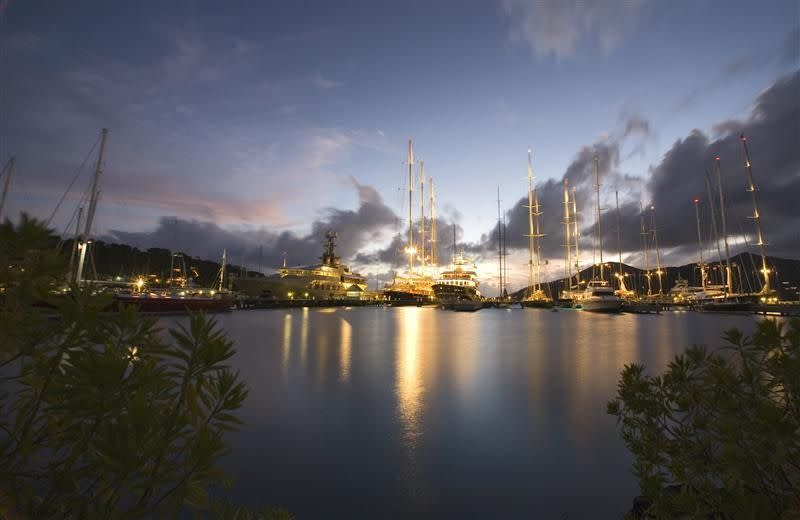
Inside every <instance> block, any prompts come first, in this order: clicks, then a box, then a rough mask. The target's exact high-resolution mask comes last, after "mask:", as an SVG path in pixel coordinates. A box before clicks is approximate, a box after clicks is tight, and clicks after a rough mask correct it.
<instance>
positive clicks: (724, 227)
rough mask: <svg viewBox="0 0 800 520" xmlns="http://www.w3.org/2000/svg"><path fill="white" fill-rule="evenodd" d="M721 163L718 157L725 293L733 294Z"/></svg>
mask: <svg viewBox="0 0 800 520" xmlns="http://www.w3.org/2000/svg"><path fill="white" fill-rule="evenodd" d="M719 163H720V160H719V157H717V158H716V166H717V187H718V188H719V209H720V215H721V216H722V242H723V244H724V245H725V280H726V283H727V288H726V290H725V293H726V294H731V293H732V292H733V271H731V252H730V249H729V247H728V223H727V219H726V218H725V195H724V192H723V189H722V171H721V168H720V164H719Z"/></svg>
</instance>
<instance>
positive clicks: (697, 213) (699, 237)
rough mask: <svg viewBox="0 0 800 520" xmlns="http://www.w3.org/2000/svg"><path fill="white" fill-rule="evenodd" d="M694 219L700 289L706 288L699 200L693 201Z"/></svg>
mask: <svg viewBox="0 0 800 520" xmlns="http://www.w3.org/2000/svg"><path fill="white" fill-rule="evenodd" d="M694 217H695V220H697V250H698V252H699V253H700V287H702V288H703V289H705V288H706V285H707V283H708V281H707V279H706V278H707V276H706V264H705V262H703V234H702V233H701V232H700V199H694Z"/></svg>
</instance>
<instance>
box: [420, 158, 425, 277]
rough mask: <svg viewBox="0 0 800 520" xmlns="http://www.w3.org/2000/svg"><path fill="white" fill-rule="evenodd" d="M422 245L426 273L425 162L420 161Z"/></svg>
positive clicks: (423, 265)
mask: <svg viewBox="0 0 800 520" xmlns="http://www.w3.org/2000/svg"><path fill="white" fill-rule="evenodd" d="M419 203H420V214H421V215H420V216H421V217H422V219H421V226H420V241H419V243H420V247H421V248H422V255H421V256H420V258H421V259H422V275H423V276H424V275H425V162H424V161H420V162H419Z"/></svg>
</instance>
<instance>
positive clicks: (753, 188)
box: [3, 134, 770, 294]
mask: <svg viewBox="0 0 800 520" xmlns="http://www.w3.org/2000/svg"><path fill="white" fill-rule="evenodd" d="M739 139H741V141H742V149H743V150H744V171H745V173H746V174H747V184H748V186H747V191H749V192H750V195H751V196H752V197H753V216H752V219H753V220H754V221H755V223H756V233H757V238H758V248H759V250H760V252H761V273H762V274H763V275H764V286H763V287H762V288H761V292H762V293H763V294H769V292H770V287H769V269H767V255H766V253H765V252H764V246H765V245H766V244H764V234H763V232H762V230H761V213H759V211H758V200H756V191H758V188H756V185H755V183H754V182H753V169H752V168H751V166H750V152H749V150H748V149H747V137H745V135H744V134H742V135H741V136H739ZM3 195H5V192H4V193H3Z"/></svg>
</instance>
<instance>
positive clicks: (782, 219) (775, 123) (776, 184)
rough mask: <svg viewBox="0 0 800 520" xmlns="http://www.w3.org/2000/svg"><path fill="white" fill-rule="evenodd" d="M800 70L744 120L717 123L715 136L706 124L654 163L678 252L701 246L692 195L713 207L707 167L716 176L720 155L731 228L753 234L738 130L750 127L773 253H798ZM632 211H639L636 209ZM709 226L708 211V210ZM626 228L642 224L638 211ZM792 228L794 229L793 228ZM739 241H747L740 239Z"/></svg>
mask: <svg viewBox="0 0 800 520" xmlns="http://www.w3.org/2000/svg"><path fill="white" fill-rule="evenodd" d="M798 92H800V71H796V72H794V73H792V74H790V75H788V76H785V77H783V78H781V79H779V80H778V81H776V82H775V83H774V84H773V85H772V86H771V87H770V88H768V89H767V90H766V91H764V92H763V93H762V94H761V95H759V97H758V98H757V100H756V102H755V104H754V107H753V109H752V112H751V114H750V116H749V117H748V118H747V119H746V120H744V121H726V122H725V123H723V124H720V125H717V126H715V133H717V134H719V135H718V137H717V138H716V139H711V138H710V137H709V136H707V135H705V134H704V133H703V132H701V131H700V130H693V131H692V132H691V133H690V134H689V135H688V136H687V137H685V138H684V139H681V140H679V141H677V142H675V143H674V144H673V146H672V147H671V148H670V150H669V151H667V153H666V154H665V155H664V158H663V160H662V161H661V162H660V163H659V164H658V165H657V166H656V167H655V168H654V169H653V171H652V174H651V176H650V178H649V180H648V183H647V191H648V192H649V193H650V194H651V197H652V203H653V204H654V205H655V207H656V208H657V211H658V214H659V219H658V226H659V242H660V244H661V245H663V246H664V247H665V248H676V251H675V252H674V253H675V254H679V253H680V252H682V251H684V250H686V249H688V250H692V249H693V248H695V249H696V246H695V245H694V244H695V243H696V242H693V241H696V232H694V229H695V218H694V210H693V202H692V201H693V199H694V198H696V197H699V198H700V199H701V201H702V204H703V206H704V207H707V206H708V196H707V189H706V180H705V179H706V173H710V174H712V175H713V173H714V159H715V157H720V160H721V161H720V164H721V172H722V178H723V186H724V188H725V202H726V207H727V213H728V220H729V232H730V233H735V234H742V233H746V234H750V235H751V240H752V233H753V224H752V221H750V220H749V219H748V218H747V217H748V216H749V215H751V214H752V211H753V208H752V201H751V198H750V194H749V193H748V192H747V191H746V190H745V187H746V177H745V170H744V155H743V149H742V144H741V141H740V139H739V135H740V134H742V133H744V134H745V135H746V136H747V142H748V145H749V147H750V156H751V161H752V167H753V176H754V178H755V183H756V185H757V186H758V188H759V192H758V197H759V205H760V208H759V209H760V212H761V216H762V222H763V224H764V228H765V233H766V235H767V240H768V242H769V243H770V251H771V254H775V255H779V256H780V255H788V256H795V257H796V256H797V255H798V253H800V251H799V250H798V249H799V248H800V246H798V244H797V241H796V238H797V236H796V232H794V231H792V230H794V229H797V228H798V226H800V213H798V211H797V207H796V198H797V194H798V193H800V146H798V143H800V96H798ZM632 213H638V211H637V212H632ZM703 217H704V218H703V220H704V226H703V227H704V229H707V226H708V224H709V220H710V216H709V214H708V211H707V210H706V209H704V213H703ZM623 222H624V227H625V229H629V228H631V229H632V228H634V227H635V226H636V225H637V224H638V215H634V214H625V215H623ZM793 233H794V235H793ZM740 245H741V244H740Z"/></svg>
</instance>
